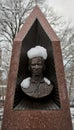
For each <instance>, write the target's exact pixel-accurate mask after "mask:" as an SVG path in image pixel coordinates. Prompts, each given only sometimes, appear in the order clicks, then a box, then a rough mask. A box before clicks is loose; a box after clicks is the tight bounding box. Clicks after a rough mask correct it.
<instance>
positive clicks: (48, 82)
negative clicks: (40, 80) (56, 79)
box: [44, 77, 51, 85]
mask: <svg viewBox="0 0 74 130" xmlns="http://www.w3.org/2000/svg"><path fill="white" fill-rule="evenodd" d="M44 81H45V82H46V83H47V84H48V85H50V83H51V82H50V80H49V79H47V78H45V77H44Z"/></svg>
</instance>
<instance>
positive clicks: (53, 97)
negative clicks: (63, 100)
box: [13, 18, 61, 110]
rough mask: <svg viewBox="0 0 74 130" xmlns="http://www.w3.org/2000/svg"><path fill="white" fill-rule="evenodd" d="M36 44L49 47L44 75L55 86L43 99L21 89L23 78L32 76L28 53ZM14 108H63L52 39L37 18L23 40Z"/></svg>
mask: <svg viewBox="0 0 74 130" xmlns="http://www.w3.org/2000/svg"><path fill="white" fill-rule="evenodd" d="M36 45H40V46H43V47H45V48H46V49H47V52H48V57H47V60H46V61H45V65H46V69H45V72H44V76H45V77H47V78H48V79H49V80H50V81H51V83H52V84H53V86H54V88H53V91H52V93H51V94H50V95H49V96H47V97H46V98H43V99H33V98H30V97H28V96H26V95H25V94H24V93H23V91H22V90H21V86H20V83H21V82H22V80H23V79H25V78H27V77H29V76H30V72H29V70H28V58H27V55H26V53H27V51H28V50H29V49H30V48H32V47H34V46H36ZM13 108H14V109H15V110H26V109H30V110H31V109H43V110H48V109H49V110H53V109H60V108H61V105H60V98H59V92H58V84H57V77H56V69H55V63H54V53H53V46H52V41H51V40H50V38H49V37H48V35H47V34H46V32H45V31H44V29H43V28H42V26H41V24H40V22H39V20H38V19H37V18H36V20H35V21H34V23H33V25H32V26H31V28H30V30H29V31H28V33H27V35H26V36H25V38H24V40H23V41H22V47H21V53H20V60H19V68H18V74H17V82H16V88H15V96H14V104H13Z"/></svg>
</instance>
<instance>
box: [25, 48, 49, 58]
mask: <svg viewBox="0 0 74 130" xmlns="http://www.w3.org/2000/svg"><path fill="white" fill-rule="evenodd" d="M27 56H28V58H29V59H32V58H35V57H42V58H43V59H44V60H46V58H47V50H46V49H45V48H44V47H42V46H35V47H33V48H31V49H30V50H29V51H28V52H27Z"/></svg>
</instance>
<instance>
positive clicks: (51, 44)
mask: <svg viewBox="0 0 74 130" xmlns="http://www.w3.org/2000/svg"><path fill="white" fill-rule="evenodd" d="M37 45H40V46H43V47H45V48H46V49H47V52H48V58H47V60H46V70H45V77H47V78H48V79H50V81H51V82H52V84H53V86H54V88H53V91H52V93H51V94H50V95H49V96H47V97H46V98H44V100H43V99H41V100H34V99H32V98H29V97H28V96H26V95H25V94H24V93H23V91H22V90H21V86H20V83H21V81H22V80H23V79H24V78H26V77H29V71H28V59H27V56H26V52H27V51H28V50H29V49H30V48H32V47H34V46H37ZM4 108H5V109H4V117H3V123H2V130H72V123H71V117H70V110H69V101H68V96H67V88H66V83H65V76H64V67H63V62H62V54H61V48H60V41H59V39H58V37H57V35H56V34H55V32H54V31H53V29H52V28H51V26H50V25H49V23H48V21H47V20H46V19H45V17H44V15H43V14H42V12H41V11H40V9H39V8H38V7H37V6H36V7H35V8H34V10H33V11H32V13H31V14H30V16H29V17H28V19H27V20H26V22H25V24H24V25H23V27H22V29H21V30H20V31H19V33H18V34H17V36H16V38H15V39H14V43H13V52H12V58H11V65H10V71H9V78H8V86H7V94H6V101H5V107H4Z"/></svg>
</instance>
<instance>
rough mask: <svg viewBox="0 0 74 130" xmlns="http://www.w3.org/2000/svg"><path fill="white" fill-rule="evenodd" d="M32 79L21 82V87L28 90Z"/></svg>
mask: <svg viewBox="0 0 74 130" xmlns="http://www.w3.org/2000/svg"><path fill="white" fill-rule="evenodd" d="M30 79H31V78H30V77H28V78H26V79H24V80H23V81H22V82H21V87H22V88H28V87H29V85H30Z"/></svg>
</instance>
